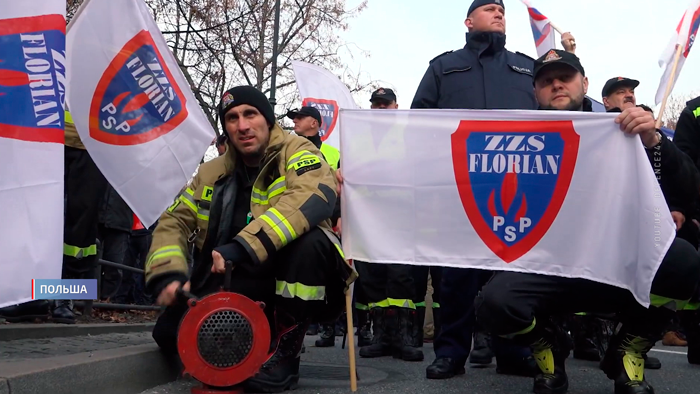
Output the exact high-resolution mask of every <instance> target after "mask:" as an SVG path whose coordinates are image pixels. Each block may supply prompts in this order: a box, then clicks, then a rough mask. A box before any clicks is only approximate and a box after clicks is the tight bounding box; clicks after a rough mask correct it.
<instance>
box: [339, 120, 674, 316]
mask: <svg viewBox="0 0 700 394" xmlns="http://www.w3.org/2000/svg"><path fill="white" fill-rule="evenodd" d="M340 118H341V125H342V132H341V133H340V138H341V144H342V145H343V167H342V168H343V177H344V184H343V189H342V193H343V196H342V200H341V201H342V204H343V221H342V227H343V228H342V234H343V248H344V250H345V255H346V257H347V258H350V259H356V260H360V261H368V262H373V263H386V264H389V263H393V264H415V265H435V266H447V267H458V268H460V267H464V268H481V269H486V270H494V271H498V270H506V271H518V272H528V273H537V274H545V275H554V276H561V277H574V278H585V279H589V280H592V281H596V282H600V283H606V284H609V285H612V286H617V287H621V288H625V289H629V290H630V291H631V292H632V294H633V295H634V296H635V298H636V299H637V300H638V301H639V302H640V303H641V304H643V305H648V304H649V302H650V289H651V283H652V279H653V278H654V275H655V273H656V270H657V269H658V267H659V265H660V263H661V260H662V258H663V256H664V255H665V253H666V250H667V249H668V248H669V246H670V244H671V242H672V241H673V239H674V237H675V235H676V231H675V225H674V223H673V220H672V219H671V214H670V212H669V210H668V207H667V205H666V202H665V200H664V197H663V194H662V193H661V190H660V188H659V185H658V182H657V180H656V176H655V175H654V171H653V169H652V166H651V163H650V161H649V158H648V156H647V153H646V151H645V149H644V147H643V146H642V144H641V141H640V140H639V137H637V136H635V137H634V138H630V137H628V136H626V135H625V134H624V133H622V132H621V131H620V129H619V126H618V125H616V124H615V123H614V118H615V115H614V114H606V113H602V114H599V113H583V112H568V111H567V112H565V111H466V110H463V111H462V110H452V111H443V110H402V111H399V110H393V111H392V110H387V111H373V110H343V111H341V114H340ZM629 229H634V231H629Z"/></svg>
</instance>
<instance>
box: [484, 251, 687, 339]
mask: <svg viewBox="0 0 700 394" xmlns="http://www.w3.org/2000/svg"><path fill="white" fill-rule="evenodd" d="M699 281H700V255H698V252H697V251H696V250H695V248H694V247H693V246H692V245H690V244H689V243H688V242H687V241H684V240H682V239H680V238H676V239H675V240H674V242H673V244H672V245H671V248H670V249H669V251H668V252H667V253H666V256H665V257H664V259H663V261H662V263H661V266H660V267H659V269H658V271H657V273H656V276H655V277H654V280H653V284H652V288H651V293H652V294H653V295H656V296H660V297H666V298H669V299H673V300H688V299H690V298H691V297H692V296H693V294H694V292H695V290H696V287H697V286H698V282H699ZM656 306H662V305H656ZM660 309H662V308H657V307H654V306H652V307H651V308H649V309H647V308H644V307H642V306H641V305H639V304H638V303H637V302H636V300H635V299H634V298H633V297H632V294H631V293H630V292H629V291H628V290H625V289H621V288H618V287H614V286H610V285H606V284H602V283H598V282H593V281H590V280H586V279H570V278H561V277H555V276H546V275H537V274H524V273H517V272H497V273H496V274H494V275H493V277H492V278H491V280H490V281H489V282H488V283H487V284H486V285H485V286H484V289H483V291H482V292H481V294H480V295H479V297H478V299H477V301H476V310H477V317H478V319H479V321H480V322H481V324H483V325H484V326H485V328H486V329H487V330H489V331H490V332H491V333H492V334H494V335H511V334H514V333H517V332H520V331H522V330H524V329H526V328H528V327H530V326H531V325H532V323H533V320H535V319H536V321H546V320H548V318H549V317H551V316H562V315H568V314H572V313H577V312H589V313H618V316H619V317H620V319H621V320H623V321H628V322H630V323H632V324H633V325H636V324H645V325H648V324H651V323H654V324H655V329H658V330H659V331H660V330H662V329H663V327H664V326H665V325H666V324H668V321H658V316H659V315H660V313H658V310H660ZM663 309H665V308H663ZM669 311H670V310H669ZM667 315H668V317H669V319H670V317H672V315H673V314H672V313H671V314H664V315H663V316H667ZM654 320H656V321H654Z"/></svg>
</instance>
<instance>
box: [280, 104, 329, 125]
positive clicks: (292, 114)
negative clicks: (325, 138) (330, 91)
mask: <svg viewBox="0 0 700 394" xmlns="http://www.w3.org/2000/svg"><path fill="white" fill-rule="evenodd" d="M297 116H310V117H312V118H314V119H316V121H318V125H319V127H320V126H321V123H323V119H322V118H321V113H320V112H318V110H317V109H316V108H314V107H301V109H300V110H291V111H289V112H287V117H288V118H289V119H294V118H296V117H297Z"/></svg>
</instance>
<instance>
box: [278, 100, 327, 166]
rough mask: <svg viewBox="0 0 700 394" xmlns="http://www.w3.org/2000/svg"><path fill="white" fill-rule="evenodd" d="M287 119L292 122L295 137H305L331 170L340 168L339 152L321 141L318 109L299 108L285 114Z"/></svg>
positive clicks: (321, 119)
mask: <svg viewBox="0 0 700 394" xmlns="http://www.w3.org/2000/svg"><path fill="white" fill-rule="evenodd" d="M287 117H288V118H289V119H292V120H293V121H294V132H295V133H296V134H297V135H300V136H302V137H306V138H307V139H308V140H309V141H311V142H312V143H313V144H314V145H316V147H317V148H318V149H320V150H321V153H323V156H324V157H325V158H326V162H327V163H328V164H329V165H330V166H331V168H332V169H334V170H337V169H338V167H339V166H340V151H339V150H338V149H336V148H334V147H332V146H330V145H328V144H324V143H323V141H322V140H321V135H320V134H319V130H320V129H321V125H322V123H323V118H322V117H321V113H320V112H319V111H318V109H316V108H314V107H310V106H308V107H301V109H300V110H298V111H294V110H292V111H289V112H287Z"/></svg>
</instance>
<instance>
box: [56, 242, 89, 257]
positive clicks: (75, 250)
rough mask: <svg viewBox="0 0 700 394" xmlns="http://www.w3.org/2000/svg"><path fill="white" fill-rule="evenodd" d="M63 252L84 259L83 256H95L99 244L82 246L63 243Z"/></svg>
mask: <svg viewBox="0 0 700 394" xmlns="http://www.w3.org/2000/svg"><path fill="white" fill-rule="evenodd" d="M63 254H64V255H66V256H70V257H75V258H76V259H82V258H83V257H88V256H94V255H96V254H97V245H95V244H92V245H90V246H88V247H86V248H81V247H78V246H73V245H68V244H66V243H64V244H63Z"/></svg>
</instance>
